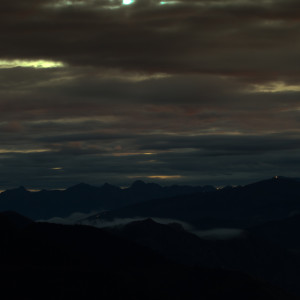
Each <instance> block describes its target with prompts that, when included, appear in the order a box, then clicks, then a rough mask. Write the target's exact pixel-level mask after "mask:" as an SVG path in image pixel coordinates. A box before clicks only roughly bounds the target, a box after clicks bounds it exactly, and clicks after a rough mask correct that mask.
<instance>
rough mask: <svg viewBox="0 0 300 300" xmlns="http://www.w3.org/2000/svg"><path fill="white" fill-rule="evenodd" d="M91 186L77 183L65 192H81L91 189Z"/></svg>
mask: <svg viewBox="0 0 300 300" xmlns="http://www.w3.org/2000/svg"><path fill="white" fill-rule="evenodd" d="M91 187H92V186H91V185H89V184H87V183H84V182H81V183H78V184H76V185H74V186H71V187H69V188H68V189H67V190H69V191H70V190H82V189H89V188H91Z"/></svg>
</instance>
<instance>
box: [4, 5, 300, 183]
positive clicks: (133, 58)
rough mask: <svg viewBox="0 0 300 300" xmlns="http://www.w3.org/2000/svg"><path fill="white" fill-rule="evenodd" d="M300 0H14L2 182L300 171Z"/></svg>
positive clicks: (187, 179)
mask: <svg viewBox="0 0 300 300" xmlns="http://www.w3.org/2000/svg"><path fill="white" fill-rule="evenodd" d="M299 36H300V2H299V1H295V0H260V1H256V0H252V1H244V0H216V1H214V0H178V1H171V0H170V1H169V0H166V1H163V2H162V1H157V0H135V1H130V0H124V1H121V0H26V1H24V0H1V11H0V39H1V43H0V142H1V143H0V189H6V188H11V187H15V186H19V185H25V186H26V187H29V188H37V189H39V188H63V187H67V186H70V185H73V184H76V183H79V182H87V183H90V184H94V185H101V184H103V183H104V182H110V183H112V184H117V185H121V186H126V185H128V184H130V183H131V182H133V181H134V180H137V179H141V180H146V181H147V182H158V183H162V184H164V185H167V184H193V185H204V184H212V185H217V186H222V185H227V184H233V185H236V184H245V183H249V182H252V181H256V180H260V179H263V178H269V177H272V176H275V175H284V176H291V177H300V169H299V165H300V130H299V128H300V126H299V125H300V100H299V99H300V98H299V96H300V84H299V83H300V67H299V64H300V63H299V62H300V39H299Z"/></svg>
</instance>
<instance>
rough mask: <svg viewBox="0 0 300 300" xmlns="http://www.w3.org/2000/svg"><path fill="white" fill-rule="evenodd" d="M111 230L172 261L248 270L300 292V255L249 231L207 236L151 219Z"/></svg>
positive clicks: (264, 278)
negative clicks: (229, 234) (232, 234)
mask: <svg viewBox="0 0 300 300" xmlns="http://www.w3.org/2000/svg"><path fill="white" fill-rule="evenodd" d="M110 230H112V231H113V232H117V233H119V234H120V235H121V236H122V237H125V238H127V239H129V240H132V241H135V242H137V243H139V244H140V245H144V246H147V247H149V248H151V249H153V250H155V251H157V252H159V253H161V254H162V255H164V256H165V257H167V258H169V259H171V260H173V261H176V262H179V263H182V264H186V265H198V266H205V267H209V268H223V269H227V270H236V271H241V272H245V273H248V274H250V275H251V276H253V277H256V278H260V279H261V280H264V281H269V282H271V283H273V284H275V285H277V286H281V287H282V288H284V289H286V290H289V291H292V292H294V293H297V294H299V295H300V287H299V282H300V274H299V270H300V257H299V256H298V255H295V254H294V253H291V252H289V251H288V250H286V249H284V248H282V247H281V246H280V245H274V244H273V243H271V242H269V241H268V240H267V239H265V238H261V237H260V236H256V235H254V234H252V233H250V232H247V231H241V232H240V233H239V234H236V235H235V236H226V235H225V234H224V233H223V236H220V235H219V236H218V237H217V236H214V235H210V236H209V235H208V234H209V232H210V231H207V235H206V238H203V237H202V238H200V237H199V236H197V235H196V234H192V233H189V232H187V231H186V230H184V229H183V228H182V227H181V226H180V225H179V224H175V223H171V224H159V223H157V222H154V221H153V220H151V219H146V220H143V221H135V222H132V223H129V224H127V225H124V226H118V227H114V228H111V229H110ZM212 232H213V233H215V234H216V232H217V230H214V231H212ZM199 234H203V232H199ZM220 234H222V232H220Z"/></svg>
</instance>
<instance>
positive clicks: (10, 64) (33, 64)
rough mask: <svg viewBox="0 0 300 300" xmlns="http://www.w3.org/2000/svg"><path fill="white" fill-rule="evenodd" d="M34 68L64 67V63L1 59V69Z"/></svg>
mask: <svg viewBox="0 0 300 300" xmlns="http://www.w3.org/2000/svg"><path fill="white" fill-rule="evenodd" d="M17 67H21V68H34V69H49V68H62V67H64V64H63V63H62V62H59V61H49V60H42V59H39V60H26V59H25V60H23V59H12V60H6V59H5V60H3V59H1V60H0V69H11V68H17Z"/></svg>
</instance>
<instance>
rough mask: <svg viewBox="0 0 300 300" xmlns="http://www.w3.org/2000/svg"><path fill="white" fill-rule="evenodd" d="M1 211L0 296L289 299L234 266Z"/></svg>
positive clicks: (112, 235) (44, 297)
mask: <svg viewBox="0 0 300 300" xmlns="http://www.w3.org/2000/svg"><path fill="white" fill-rule="evenodd" d="M14 223H15V220H14V221H12V220H11V219H9V218H7V217H5V218H2V216H0V243H1V247H0V272H1V275H2V276H1V278H2V280H1V283H0V286H1V294H2V295H3V297H4V299H18V298H19V299H43V300H48V299H49V300H50V299H70V300H71V299H90V298H91V299H120V300H121V299H125V300H126V299H131V300H135V299H139V300H140V299H158V300H160V299H163V300H165V299H172V300H173V299H204V300H214V299H220V300H221V299H237V300H238V299H246V300H247V299H249V300H250V299H251V300H253V299H264V300H266V299H267V300H268V299H270V300H273V299H274V300H275V299H277V300H281V299H282V300H288V299H293V298H292V297H291V296H289V295H287V294H286V293H285V292H283V291H282V290H280V289H277V288H274V287H273V286H271V285H270V284H268V283H262V282H260V281H258V280H256V279H253V278H252V277H250V276H248V275H243V274H242V273H239V272H235V271H226V270H221V269H219V270H217V269H215V270H213V269H208V268H200V267H188V266H183V265H179V264H176V263H173V262H170V261H168V260H166V259H165V258H163V257H161V256H160V255H158V254H156V253H155V252H154V251H152V250H148V249H147V248H145V247H143V246H138V245H137V244H135V243H134V242H131V241H128V240H126V239H124V238H121V237H118V236H116V235H114V234H111V233H109V232H106V231H104V230H101V229H97V228H92V227H88V226H81V225H77V226H66V225H57V224H48V223H32V222H29V224H27V225H24V226H22V227H17V226H12V225H13V224H14Z"/></svg>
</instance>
